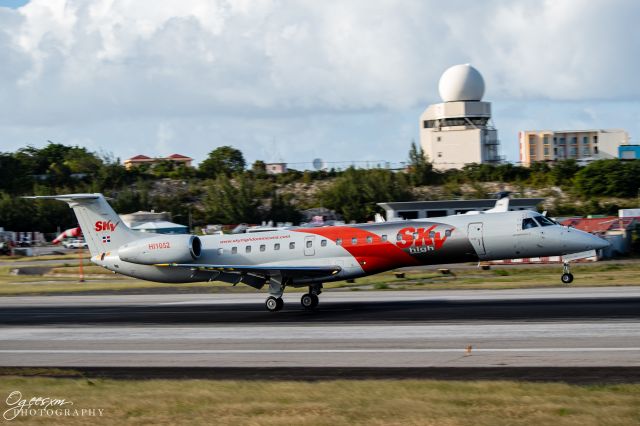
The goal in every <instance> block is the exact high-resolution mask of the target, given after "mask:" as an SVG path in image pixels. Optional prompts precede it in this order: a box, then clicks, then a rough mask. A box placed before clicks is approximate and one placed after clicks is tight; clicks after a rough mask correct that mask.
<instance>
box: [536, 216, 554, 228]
mask: <svg viewBox="0 0 640 426" xmlns="http://www.w3.org/2000/svg"><path fill="white" fill-rule="evenodd" d="M536 221H537V222H538V223H539V224H540V226H553V225H555V223H554V222H553V221H552V220H551V219H549V218H548V217H545V216H536Z"/></svg>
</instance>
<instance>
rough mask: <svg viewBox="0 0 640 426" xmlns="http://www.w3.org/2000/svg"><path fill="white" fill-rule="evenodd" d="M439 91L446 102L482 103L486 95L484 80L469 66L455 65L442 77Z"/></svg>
mask: <svg viewBox="0 0 640 426" xmlns="http://www.w3.org/2000/svg"><path fill="white" fill-rule="evenodd" d="M438 91H439V92H440V97H441V98H442V100H443V101H444V102H456V101H480V100H482V95H484V79H483V78H482V74H480V72H479V71H478V70H477V69H475V68H474V67H472V66H471V65H469V64H460V65H454V66H452V67H451V68H449V69H447V70H446V71H445V72H444V73H443V74H442V77H440V83H438Z"/></svg>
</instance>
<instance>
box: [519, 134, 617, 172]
mask: <svg viewBox="0 0 640 426" xmlns="http://www.w3.org/2000/svg"><path fill="white" fill-rule="evenodd" d="M518 139H519V143H520V163H521V164H522V165H523V166H526V167H529V166H530V165H531V163H533V162H536V161H559V160H566V159H575V160H579V161H582V162H588V161H593V160H599V159H603V158H618V147H619V146H620V145H628V144H629V135H628V134H627V132H625V131H624V130H620V129H608V130H601V129H598V130H562V131H553V130H526V131H521V132H520V133H519V136H518Z"/></svg>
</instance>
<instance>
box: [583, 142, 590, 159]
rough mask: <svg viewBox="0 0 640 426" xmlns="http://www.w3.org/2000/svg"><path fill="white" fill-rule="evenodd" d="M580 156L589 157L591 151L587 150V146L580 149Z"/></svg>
mask: <svg viewBox="0 0 640 426" xmlns="http://www.w3.org/2000/svg"><path fill="white" fill-rule="evenodd" d="M582 155H584V156H587V157H588V156H589V155H591V151H590V150H589V145H585V146H583V147H582Z"/></svg>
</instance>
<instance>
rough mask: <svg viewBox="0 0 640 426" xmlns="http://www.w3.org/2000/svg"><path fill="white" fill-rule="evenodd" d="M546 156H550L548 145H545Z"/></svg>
mask: <svg viewBox="0 0 640 426" xmlns="http://www.w3.org/2000/svg"><path fill="white" fill-rule="evenodd" d="M544 156H545V157H548V156H549V147H548V146H545V147H544Z"/></svg>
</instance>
